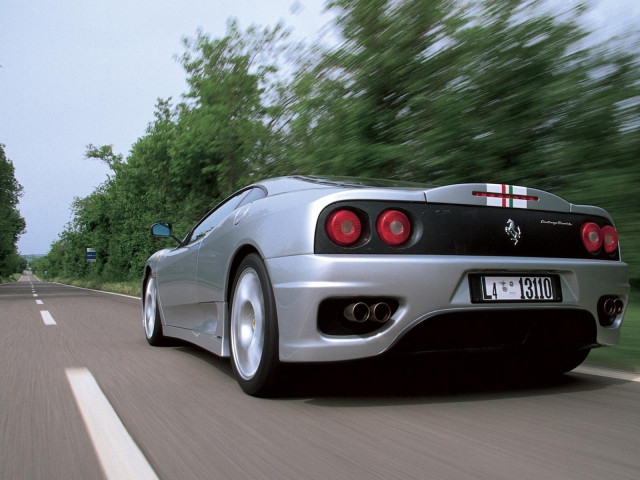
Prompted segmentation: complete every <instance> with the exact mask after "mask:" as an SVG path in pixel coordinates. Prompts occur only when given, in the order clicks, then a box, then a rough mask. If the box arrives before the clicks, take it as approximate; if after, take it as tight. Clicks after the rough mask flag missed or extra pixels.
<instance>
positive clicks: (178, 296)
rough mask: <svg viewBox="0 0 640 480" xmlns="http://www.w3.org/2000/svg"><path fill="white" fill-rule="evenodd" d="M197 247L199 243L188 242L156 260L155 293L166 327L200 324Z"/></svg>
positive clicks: (185, 326) (195, 326) (186, 326)
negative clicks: (158, 299) (157, 296)
mask: <svg viewBox="0 0 640 480" xmlns="http://www.w3.org/2000/svg"><path fill="white" fill-rule="evenodd" d="M199 246H200V242H198V241H196V242H188V243H186V244H183V245H181V246H180V247H178V248H176V249H174V250H171V251H169V252H165V253H164V254H163V255H162V256H161V257H160V258H159V259H158V270H157V285H158V293H159V297H160V306H161V308H162V313H163V318H164V321H165V323H166V324H167V325H170V326H174V327H181V328H197V327H198V326H199V325H201V324H202V312H201V311H200V308H199V307H198V298H197V289H196V268H197V259H198V247H199Z"/></svg>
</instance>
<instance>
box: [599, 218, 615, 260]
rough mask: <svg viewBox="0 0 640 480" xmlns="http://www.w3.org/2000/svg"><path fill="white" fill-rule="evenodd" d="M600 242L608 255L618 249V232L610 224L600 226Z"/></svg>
mask: <svg viewBox="0 0 640 480" xmlns="http://www.w3.org/2000/svg"><path fill="white" fill-rule="evenodd" d="M602 244H603V245H604V251H605V252H607V253H608V254H609V255H611V254H612V253H615V251H616V250H617V249H618V232H617V231H616V229H615V228H613V227H612V226H611V225H607V226H605V227H602Z"/></svg>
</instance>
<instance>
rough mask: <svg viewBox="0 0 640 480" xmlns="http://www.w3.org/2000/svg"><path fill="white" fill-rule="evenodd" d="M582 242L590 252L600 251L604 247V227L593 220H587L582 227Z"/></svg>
mask: <svg viewBox="0 0 640 480" xmlns="http://www.w3.org/2000/svg"><path fill="white" fill-rule="evenodd" d="M580 234H581V235H582V243H584V246H585V248H586V249H587V251H588V252H589V253H593V254H595V253H598V251H599V250H600V248H601V247H602V237H603V235H602V229H601V228H600V227H599V226H598V225H597V224H595V223H593V222H587V223H585V224H583V225H582V228H581V229H580Z"/></svg>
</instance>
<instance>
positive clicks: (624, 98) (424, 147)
mask: <svg viewBox="0 0 640 480" xmlns="http://www.w3.org/2000/svg"><path fill="white" fill-rule="evenodd" d="M545 5H546V3H545V2H541V1H536V0H528V1H525V0H467V1H463V0H430V1H424V0H401V1H398V0H333V1H329V2H328V3H327V8H329V9H331V10H332V11H333V12H334V13H335V24H334V29H335V32H336V34H337V35H338V36H339V38H340V40H341V41H340V42H339V44H338V45H337V46H335V47H333V48H327V47H323V46H321V45H313V46H305V45H295V44H293V43H291V42H290V40H289V38H288V35H287V31H286V30H285V29H284V28H283V27H282V26H280V25H278V26H276V27H274V28H264V29H260V28H257V27H250V28H249V29H248V30H247V31H245V32H243V31H241V30H240V29H239V27H238V25H237V23H236V22H234V21H231V22H229V24H228V30H227V35H226V36H225V37H224V38H221V39H212V38H210V37H209V36H208V35H206V34H204V33H203V32H198V34H197V36H196V38H194V39H187V40H185V53H184V54H183V55H182V57H181V58H180V61H181V63H182V65H183V67H184V69H185V72H186V75H187V84H188V91H187V92H186V93H185V94H183V96H182V100H181V102H180V103H178V104H177V105H174V104H173V103H172V101H171V99H167V100H159V101H158V104H157V106H156V113H155V120H154V121H153V122H152V123H150V125H149V127H148V129H147V131H146V132H145V135H144V136H142V137H141V138H140V139H139V140H138V141H137V142H136V143H135V144H134V145H133V147H132V149H131V152H130V154H129V156H128V157H127V158H126V160H125V159H123V158H122V157H121V156H119V155H117V154H114V153H113V152H112V150H111V147H108V146H105V147H99V148H98V147H94V146H89V147H88V150H87V157H88V158H98V159H101V160H103V161H105V162H106V163H107V164H108V165H109V166H110V167H111V169H112V171H113V175H112V176H111V177H110V178H109V180H108V181H107V182H106V183H105V184H104V185H102V186H101V187H100V188H98V189H97V190H96V191H95V192H94V193H92V194H91V195H89V196H88V197H86V198H84V199H78V200H76V202H75V204H74V219H73V221H72V222H71V224H70V225H69V226H68V227H67V229H66V230H65V231H64V232H63V233H62V235H61V236H60V239H59V240H58V241H57V242H55V243H54V244H53V245H52V249H51V252H50V253H49V255H48V256H47V257H46V258H44V259H41V260H40V262H41V264H42V265H46V266H47V267H48V269H49V270H50V271H51V272H54V274H59V275H64V276H73V275H76V276H77V275H80V276H92V277H103V278H108V279H110V280H113V281H118V280H126V279H136V278H139V276H140V275H141V272H142V268H143V265H144V260H145V259H146V257H147V256H148V255H149V254H151V253H152V252H153V251H155V250H157V249H158V248H160V247H161V246H164V244H163V243H162V242H159V241H156V240H153V239H151V237H150V235H149V234H148V226H149V225H150V224H151V223H153V222H155V221H161V220H162V221H174V226H175V230H176V233H177V234H178V235H182V234H186V233H187V229H188V228H189V227H190V226H191V225H192V224H193V223H195V222H196V221H197V219H198V218H200V217H201V215H202V214H204V213H205V212H206V211H207V210H208V209H209V208H211V207H212V206H213V205H215V204H216V203H217V201H219V200H221V199H222V198H224V197H225V196H227V195H228V194H230V193H231V192H233V191H234V190H235V189H237V188H239V187H240V186H243V185H245V184H247V183H249V182H252V181H256V180H259V179H261V178H264V177H269V176H274V175H281V174H320V175H322V174H330V175H357V176H369V177H382V178H397V179H407V180H416V181H420V182H426V183H431V184H445V183H453V182H482V183H485V182H490V183H510V184H520V185H526V186H529V187H535V188H542V189H547V190H550V191H552V192H554V193H556V194H559V195H561V196H563V197H564V198H566V199H567V200H569V201H571V202H573V203H589V204H596V205H599V206H602V207H604V208H606V209H607V210H609V211H610V212H611V213H612V214H613V216H614V218H615V219H616V224H617V227H618V229H619V231H620V232H621V235H620V237H621V244H622V248H623V255H624V258H625V260H626V261H628V262H629V263H630V264H631V266H632V270H631V273H632V276H634V278H635V281H636V283H638V282H640V275H639V274H638V273H637V272H639V271H640V270H638V268H636V266H640V249H638V247H637V246H636V242H635V241H634V239H636V238H638V235H639V234H640V231H639V230H640V222H639V221H638V219H637V215H636V213H637V201H638V195H637V193H636V192H637V188H636V185H638V182H639V180H640V164H639V163H638V162H637V161H636V158H637V157H638V154H639V153H640V68H639V57H638V53H639V51H640V48H639V47H640V46H639V45H637V44H633V43H629V42H624V41H623V42H620V41H618V42H615V43H614V42H611V41H607V42H605V43H602V44H594V43H593V42H588V41H587V38H586V37H587V35H588V33H589V32H588V31H587V30H585V27H584V26H583V25H584V22H581V15H582V14H583V12H584V8H583V7H581V6H577V7H574V8H568V7H566V8H565V10H560V9H559V7H554V9H552V10H549V9H548V8H546V7H545ZM86 247H92V248H95V249H96V251H97V253H98V261H97V262H96V263H95V264H87V263H86V261H85V249H86Z"/></svg>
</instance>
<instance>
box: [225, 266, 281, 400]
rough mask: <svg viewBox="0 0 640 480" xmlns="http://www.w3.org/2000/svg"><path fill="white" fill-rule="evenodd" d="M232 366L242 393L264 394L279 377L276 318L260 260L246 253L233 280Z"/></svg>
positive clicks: (266, 275) (271, 390) (263, 267)
mask: <svg viewBox="0 0 640 480" xmlns="http://www.w3.org/2000/svg"><path fill="white" fill-rule="evenodd" d="M230 309H231V312H230V327H231V328H230V329H231V367H232V369H233V373H234V375H235V377H236V380H237V381H238V384H239V385H240V387H241V388H242V390H244V392H245V393H248V394H249V395H255V396H267V395H269V394H270V393H272V392H273V390H274V388H275V386H276V382H277V376H278V370H279V363H280V362H279V358H278V319H277V314H276V306H275V299H274V297H273V290H272V288H271V282H270V280H269V274H268V272H267V269H266V267H265V265H264V262H263V261H262V259H261V258H260V257H259V256H258V255H256V254H253V253H252V254H250V255H248V256H247V257H246V258H245V259H244V260H243V261H242V263H241V264H240V267H239V268H238V271H237V273H236V276H235V279H234V282H233V293H232V297H231V306H230Z"/></svg>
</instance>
